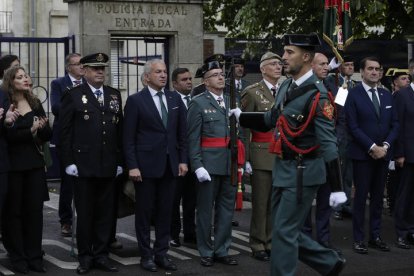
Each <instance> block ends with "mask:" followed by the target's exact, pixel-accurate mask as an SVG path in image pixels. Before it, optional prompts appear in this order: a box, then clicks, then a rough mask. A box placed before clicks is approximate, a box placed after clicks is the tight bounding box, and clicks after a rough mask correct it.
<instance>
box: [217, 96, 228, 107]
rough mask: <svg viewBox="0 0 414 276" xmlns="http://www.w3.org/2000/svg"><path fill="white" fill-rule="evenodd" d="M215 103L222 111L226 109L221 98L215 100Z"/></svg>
mask: <svg viewBox="0 0 414 276" xmlns="http://www.w3.org/2000/svg"><path fill="white" fill-rule="evenodd" d="M217 102H218V104H219V106H220V107H221V108H223V109H225V108H226V106H225V105H224V100H223V98H222V97H218V98H217Z"/></svg>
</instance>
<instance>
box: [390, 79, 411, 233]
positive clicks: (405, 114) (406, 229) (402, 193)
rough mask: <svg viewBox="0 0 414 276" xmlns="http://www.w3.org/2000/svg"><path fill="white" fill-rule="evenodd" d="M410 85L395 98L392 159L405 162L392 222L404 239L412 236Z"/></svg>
mask: <svg viewBox="0 0 414 276" xmlns="http://www.w3.org/2000/svg"><path fill="white" fill-rule="evenodd" d="M411 85H412V84H411ZM411 85H410V86H408V87H407V88H404V89H401V90H400V91H398V92H397V93H396V96H395V106H396V109H397V114H398V119H399V124H400V131H399V135H398V138H397V140H396V142H395V148H394V159H396V158H399V157H404V158H405V161H404V166H403V167H402V169H401V181H400V182H399V183H398V186H397V187H398V188H397V194H396V201H395V210H394V220H395V228H396V233H397V236H398V237H401V238H404V239H405V238H406V236H407V234H414V201H413V198H414V143H413V141H414V128H413V126H414V90H413V89H412V87H411Z"/></svg>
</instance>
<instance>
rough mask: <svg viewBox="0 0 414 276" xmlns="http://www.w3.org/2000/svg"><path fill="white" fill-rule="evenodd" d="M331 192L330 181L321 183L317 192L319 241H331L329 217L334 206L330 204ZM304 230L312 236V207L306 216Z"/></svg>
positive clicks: (316, 211)
mask: <svg viewBox="0 0 414 276" xmlns="http://www.w3.org/2000/svg"><path fill="white" fill-rule="evenodd" d="M330 194H331V186H330V185H329V183H325V184H323V185H321V186H320V187H319V189H318V192H317V193H316V210H315V226H316V240H317V241H318V242H329V241H330V231H329V218H330V216H331V213H332V208H331V206H329V196H330ZM302 231H303V232H304V233H305V234H307V235H308V236H309V237H312V209H311V211H309V214H308V216H307V217H306V220H305V225H304V226H303V229H302Z"/></svg>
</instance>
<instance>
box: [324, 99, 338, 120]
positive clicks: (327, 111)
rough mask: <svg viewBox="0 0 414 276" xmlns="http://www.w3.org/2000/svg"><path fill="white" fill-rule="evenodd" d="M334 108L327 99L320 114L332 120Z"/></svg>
mask: <svg viewBox="0 0 414 276" xmlns="http://www.w3.org/2000/svg"><path fill="white" fill-rule="evenodd" d="M334 110H335V108H334V107H333V106H332V104H331V103H330V102H329V101H326V102H325V104H324V105H323V108H322V114H323V115H324V116H325V117H326V118H328V119H329V120H332V118H333V116H334Z"/></svg>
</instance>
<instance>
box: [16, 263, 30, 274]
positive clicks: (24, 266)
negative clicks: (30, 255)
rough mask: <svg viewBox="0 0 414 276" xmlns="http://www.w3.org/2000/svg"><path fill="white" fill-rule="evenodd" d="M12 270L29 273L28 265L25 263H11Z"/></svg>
mask: <svg viewBox="0 0 414 276" xmlns="http://www.w3.org/2000/svg"><path fill="white" fill-rule="evenodd" d="M12 270H13V271H15V272H18V273H22V274H27V273H29V267H28V266H27V264H13V265H12Z"/></svg>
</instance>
